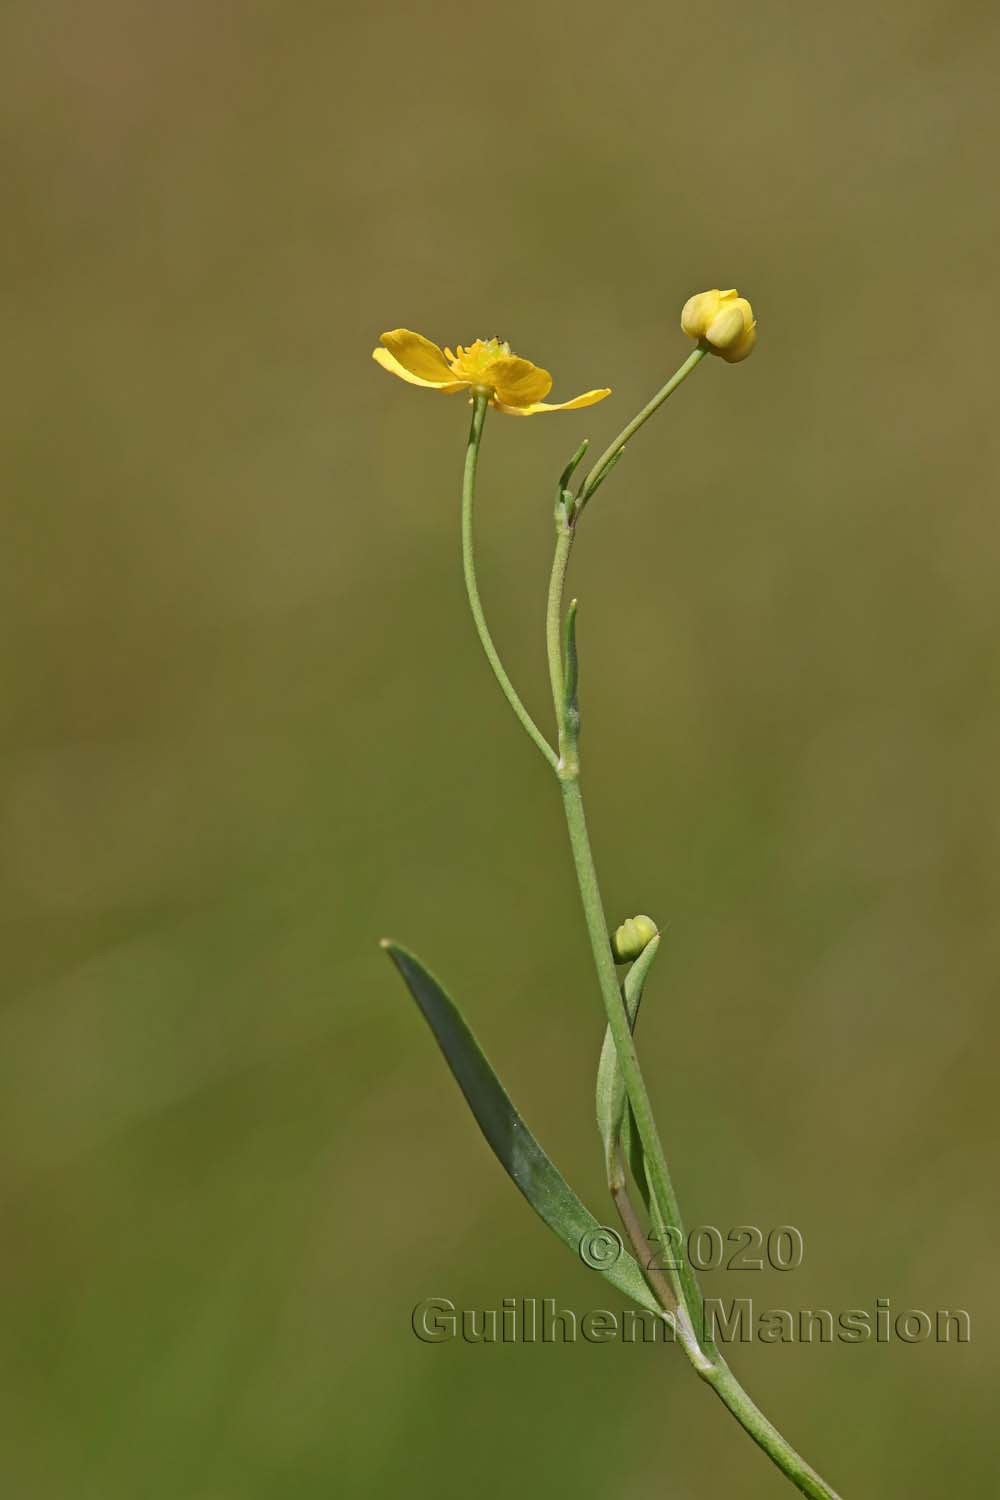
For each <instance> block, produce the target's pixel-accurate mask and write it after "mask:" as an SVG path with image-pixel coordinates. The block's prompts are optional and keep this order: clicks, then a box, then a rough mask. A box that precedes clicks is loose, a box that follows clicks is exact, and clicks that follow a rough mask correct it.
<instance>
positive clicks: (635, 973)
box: [597, 937, 660, 1197]
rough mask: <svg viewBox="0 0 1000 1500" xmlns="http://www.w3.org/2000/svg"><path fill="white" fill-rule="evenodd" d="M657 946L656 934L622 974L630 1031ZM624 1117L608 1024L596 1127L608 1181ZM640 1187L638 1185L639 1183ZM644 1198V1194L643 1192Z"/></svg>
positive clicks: (622, 1094) (620, 1081)
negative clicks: (623, 975)
mask: <svg viewBox="0 0 1000 1500" xmlns="http://www.w3.org/2000/svg"><path fill="white" fill-rule="evenodd" d="M659 946H660V939H659V937H654V938H651V939H650V941H649V942H648V943H647V944H646V946H645V948H643V950H642V952H641V953H640V954H639V957H638V958H637V959H636V960H635V963H634V964H632V966H631V968H630V969H629V971H628V973H627V974H626V976H625V985H624V992H625V1010H626V1013H627V1015H628V1024H629V1030H630V1031H634V1030H635V1023H636V1021H637V1019H638V1016H639V1005H640V1002H641V1001H642V991H643V987H644V985H645V983H646V976H647V974H648V973H649V970H650V968H651V966H652V963H653V959H654V958H655V957H656V950H657V949H658V948H659ZM624 1117H625V1080H624V1078H623V1077H622V1070H621V1067H620V1066H619V1063H618V1053H617V1052H616V1050H615V1043H614V1038H613V1037H612V1035H611V1028H610V1026H609V1027H608V1028H607V1029H606V1031H605V1033H604V1045H603V1047H602V1048H601V1061H600V1063H599V1064H598V1067H597V1128H598V1130H599V1131H600V1132H601V1140H602V1141H603V1142H604V1164H605V1168H606V1170H607V1173H608V1181H609V1182H611V1180H612V1177H613V1175H614V1174H616V1173H617V1172H618V1160H617V1158H618V1143H619V1141H620V1140H621V1138H622V1122H623V1120H624ZM640 1186H641V1184H640ZM643 1196H644V1197H645V1194H643Z"/></svg>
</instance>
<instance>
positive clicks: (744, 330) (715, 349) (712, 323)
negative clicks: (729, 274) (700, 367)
mask: <svg viewBox="0 0 1000 1500" xmlns="http://www.w3.org/2000/svg"><path fill="white" fill-rule="evenodd" d="M681 328H682V329H683V331H684V332H685V333H686V334H687V336H688V338H692V339H697V340H699V341H700V342H704V343H705V344H706V345H707V346H708V349H709V352H710V353H711V354H718V355H720V356H721V357H722V358H723V359H724V360H727V361H728V362H729V363H730V364H736V363H737V362H738V361H739V360H741V359H746V357H747V355H748V354H750V353H751V351H752V350H753V346H754V344H755V343H756V342H757V322H756V319H755V318H754V315H753V308H752V307H751V306H750V303H749V302H748V301H747V299H746V298H745V297H741V296H740V295H739V293H738V292H737V291H736V288H735V287H731V288H730V289H729V290H728V291H725V292H722V291H720V290H719V289H718V287H715V288H714V289H713V290H712V291H710V292H698V293H697V295H696V296H694V297H689V298H688V300H687V301H686V302H685V304H684V307H683V309H682V311H681Z"/></svg>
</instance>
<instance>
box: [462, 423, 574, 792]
mask: <svg viewBox="0 0 1000 1500" xmlns="http://www.w3.org/2000/svg"><path fill="white" fill-rule="evenodd" d="M488 405H489V396H488V395H476V396H475V397H474V398H473V408H472V425H471V426H470V428H469V441H468V445H467V447H466V450H465V472H464V474H463V478H462V568H463V571H464V573H465V588H466V592H467V594H468V596H469V608H470V609H471V611H472V618H473V620H474V621H475V624H476V630H477V631H478V632H479V640H480V643H481V644H482V648H483V650H484V651H485V653H486V659H487V661H488V662H489V664H490V666H491V667H492V668H493V675H494V677H495V678H496V680H497V682H498V683H499V684H500V690H501V692H502V693H503V695H504V697H505V698H506V699H507V702H508V703H509V704H510V706H511V708H512V709H513V710H514V712H515V714H516V715H517V717H518V719H519V720H520V723H521V726H522V728H523V729H524V731H525V733H526V734H527V736H528V738H529V739H530V740H531V741H532V742H533V744H535V745H536V746H537V747H538V749H539V750H540V751H541V753H542V755H544V756H545V759H546V760H547V761H548V763H549V765H550V766H552V767H553V768H555V766H556V765H558V762H559V757H558V755H557V754H556V752H555V751H554V750H553V748H552V746H551V745H550V744H549V742H548V740H547V739H546V738H545V736H544V734H543V733H542V731H541V730H540V729H539V727H538V725H537V724H536V723H535V721H534V719H533V718H532V717H531V715H530V714H529V712H528V710H527V709H526V708H525V706H524V704H523V703H522V702H521V700H520V698H519V697H518V695H517V692H516V690H515V688H514V684H513V683H512V682H511V680H510V678H509V677H508V676H507V673H506V672H505V671H504V666H503V662H502V661H501V660H500V657H499V654H498V652H497V648H496V647H495V646H494V644H493V637H492V636H491V635H490V631H489V626H488V625H487V623H486V616H485V614H484V613H483V606H482V601H481V600H480V598H479V585H478V584H477V582H476V564H475V553H474V549H473V540H472V504H473V500H474V499H475V494H476V469H477V467H478V463H479V445H480V443H481V441H482V436H483V423H484V422H485V420H486V408H487V406H488Z"/></svg>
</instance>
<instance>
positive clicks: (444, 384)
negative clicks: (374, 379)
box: [372, 349, 466, 396]
mask: <svg viewBox="0 0 1000 1500" xmlns="http://www.w3.org/2000/svg"><path fill="white" fill-rule="evenodd" d="M372 359H373V360H375V362H376V364H380V365H381V366H382V368H383V370H388V371H389V374H390V375H398V376H399V378H400V380H406V381H408V382H409V383H410V385H422V386H425V387H426V388H427V389H428V390H431V391H443V392H444V393H445V395H446V396H453V395H454V394H455V392H456V391H464V390H465V386H466V382H465V381H464V380H456V379H455V377H454V376H453V375H452V373H451V371H450V370H449V371H448V379H447V380H421V378H420V376H419V375H411V373H410V371H409V370H406V369H404V368H403V366H402V365H401V364H400V363H399V360H398V359H394V358H393V357H392V355H391V354H390V353H389V351H388V349H373V350H372Z"/></svg>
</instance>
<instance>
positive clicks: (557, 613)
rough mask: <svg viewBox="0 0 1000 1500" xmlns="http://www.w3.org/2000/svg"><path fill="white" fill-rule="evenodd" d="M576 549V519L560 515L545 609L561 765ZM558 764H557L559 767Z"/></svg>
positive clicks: (564, 736)
mask: <svg viewBox="0 0 1000 1500" xmlns="http://www.w3.org/2000/svg"><path fill="white" fill-rule="evenodd" d="M572 550H573V523H572V522H571V521H567V520H565V518H564V517H560V518H559V520H557V522H556V551H555V556H554V558H553V559H552V575H551V577H550V578H549V602H548V608H547V609H546V611H545V644H546V648H547V650H548V657H549V681H550V682H551V684H552V702H553V705H554V707H555V711H556V726H557V729H558V732H559V765H562V764H563V763H564V761H565V758H566V755H567V752H568V750H569V748H570V747H569V745H568V744H567V728H568V726H567V725H566V722H565V707H566V702H565V700H566V684H565V682H564V681H563V663H562V651H563V641H562V598H563V590H564V588H565V587H566V569H567V568H568V566H569V555H570V552H571V551H572ZM574 748H575V747H574ZM558 768H559V767H558V766H557V767H556V769H557V770H558Z"/></svg>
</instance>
